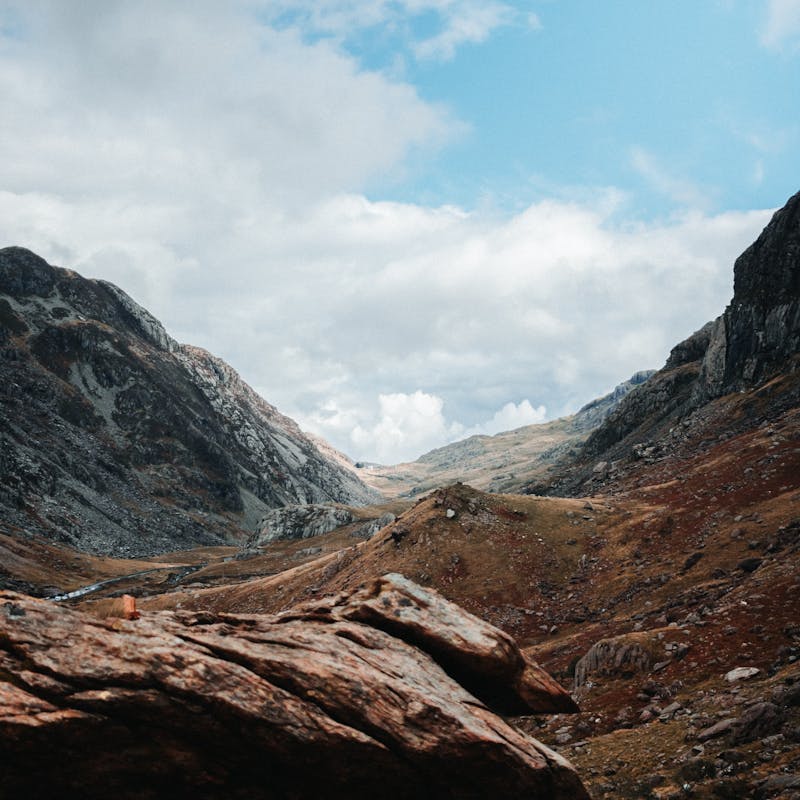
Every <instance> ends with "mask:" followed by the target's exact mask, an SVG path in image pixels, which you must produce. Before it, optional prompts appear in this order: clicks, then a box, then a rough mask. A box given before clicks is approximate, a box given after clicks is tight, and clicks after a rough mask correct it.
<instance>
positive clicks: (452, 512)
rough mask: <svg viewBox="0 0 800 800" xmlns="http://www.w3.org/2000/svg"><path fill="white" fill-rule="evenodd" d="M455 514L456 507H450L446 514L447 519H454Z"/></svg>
mask: <svg viewBox="0 0 800 800" xmlns="http://www.w3.org/2000/svg"><path fill="white" fill-rule="evenodd" d="M455 515H456V512H455V509H452V508H448V509H447V511H446V512H445V516H446V517H447V519H453V517H454V516H455Z"/></svg>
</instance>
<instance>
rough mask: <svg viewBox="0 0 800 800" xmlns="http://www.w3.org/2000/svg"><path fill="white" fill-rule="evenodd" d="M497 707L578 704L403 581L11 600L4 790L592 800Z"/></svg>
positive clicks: (1, 609) (1, 668) (1, 693)
mask: <svg viewBox="0 0 800 800" xmlns="http://www.w3.org/2000/svg"><path fill="white" fill-rule="evenodd" d="M498 706H499V707H500V708H501V710H505V709H508V708H511V707H513V708H514V709H515V710H520V709H525V710H526V711H528V712H529V713H530V712H540V711H548V710H555V709H558V710H567V709H569V708H574V705H573V704H572V701H571V700H570V699H569V696H568V695H567V694H566V692H565V691H564V690H563V689H561V687H559V686H558V685H557V684H555V683H554V682H553V681H552V679H551V678H549V676H547V675H546V674H545V673H544V672H543V671H542V670H541V669H539V668H538V667H537V666H536V665H535V664H534V663H533V662H531V661H530V660H528V659H527V658H526V657H525V656H524V655H523V654H522V653H521V651H520V650H519V648H518V647H517V646H516V645H515V644H514V642H513V640H511V639H510V638H509V637H508V636H507V635H506V634H504V633H502V632H501V631H498V630H496V629H494V628H492V627H491V626H489V625H488V624H486V623H484V622H481V621H480V620H478V619H477V618H475V617H472V616H471V615H470V614H467V613H466V612H464V611H462V610H461V609H459V608H458V607H457V606H455V605H453V604H452V603H449V602H448V601H446V600H444V599H442V598H441V597H439V596H438V595H437V594H436V593H435V592H433V591H431V590H424V589H421V588H420V587H418V586H416V585H414V584H412V583H411V582H410V581H407V580H405V579H404V578H402V577H401V576H396V575H390V576H385V577H384V578H382V579H380V580H378V581H376V582H374V583H373V584H371V585H370V586H367V587H365V588H363V589H361V590H359V591H357V592H355V593H353V594H350V595H340V596H338V597H336V598H332V599H328V600H325V601H321V602H319V603H313V604H307V605H304V606H302V607H299V608H297V609H294V610H292V611H291V612H287V613H284V614H282V615H277V616H249V617H235V616H231V615H219V616H218V615H213V614H208V613H194V614H190V613H180V612H177V613H173V612H162V613H159V614H153V615H150V616H147V615H145V617H143V618H142V619H140V620H138V621H130V622H127V621H122V620H114V621H109V620H106V621H100V620H97V619H94V618H92V617H89V616H87V615H84V614H81V613H78V612H75V611H72V610H70V609H68V608H65V607H62V606H58V605H56V604H53V603H51V602H48V601H42V600H34V599H31V598H28V597H25V596H23V595H18V594H13V593H0V762H2V763H3V764H4V768H3V770H2V771H0V796H3V797H5V796H9V797H10V796H20V797H21V796H30V797H33V796H48V795H52V796H59V797H72V796H78V795H80V796H81V797H110V796H116V797H122V798H139V797H160V796H167V795H169V796H188V795H190V794H191V795H193V796H197V797H203V798H216V797H219V798H223V797H224V798H237V797H243V798H244V797H247V798H284V797H285V798H305V797H312V796H313V797H345V796H347V797H366V796H368V795H372V794H374V795H375V796H380V797H381V798H388V799H389V800H391V799H392V798H412V797H415V798H418V797H441V798H478V797H481V798H483V797H515V798H516V797H528V798H554V799H557V798H585V797H588V795H587V794H586V792H585V790H584V788H583V786H582V785H581V782H580V780H579V779H578V777H577V776H576V774H575V772H574V771H573V769H572V767H571V766H570V765H569V764H568V763H567V762H566V761H565V760H564V759H563V758H561V757H560V756H559V755H558V754H556V753H554V752H553V751H551V750H549V749H548V748H547V747H545V746H544V745H542V744H540V743H539V742H537V741H536V740H534V739H532V738H530V737H528V736H526V735H525V734H523V733H521V732H519V731H518V730H516V729H515V728H513V727H511V726H510V725H509V724H508V723H507V722H505V721H504V720H503V719H502V718H501V717H499V716H498V715H497V714H496V713H495V712H494V710H493V708H498Z"/></svg>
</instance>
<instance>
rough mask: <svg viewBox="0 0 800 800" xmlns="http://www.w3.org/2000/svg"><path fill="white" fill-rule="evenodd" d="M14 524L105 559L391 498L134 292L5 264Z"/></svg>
mask: <svg viewBox="0 0 800 800" xmlns="http://www.w3.org/2000/svg"><path fill="white" fill-rule="evenodd" d="M0 405H1V406H2V415H0V512H2V513H1V514H0V519H2V520H3V522H4V530H6V532H12V533H13V532H15V531H17V530H24V531H27V532H31V533H41V534H44V535H46V536H48V537H49V538H51V539H55V540H57V541H61V542H65V543H68V544H71V545H73V546H76V547H79V548H81V549H85V550H89V551H92V552H96V553H105V554H114V555H123V556H133V555H144V554H152V553H156V552H165V551H169V550H176V549H181V548H186V547H190V546H193V545H198V544H214V543H216V544H219V543H222V542H229V541H232V540H236V539H238V540H239V541H241V538H242V536H243V534H242V533H241V531H242V529H249V530H253V529H254V527H255V525H256V523H257V522H258V520H259V519H261V517H262V516H263V515H264V513H265V512H267V511H268V510H269V509H271V508H275V507H279V506H284V505H287V504H305V503H321V502H337V503H345V504H348V505H363V504H366V503H369V502H373V501H374V500H375V499H376V497H377V495H376V494H375V493H374V492H372V491H371V490H369V489H368V488H367V487H366V486H364V484H362V483H361V482H360V481H359V479H358V478H357V477H356V476H355V475H354V474H353V472H352V471H351V470H349V469H345V468H344V467H343V466H342V465H341V464H339V463H338V462H337V461H335V460H333V459H331V458H329V457H327V456H325V455H323V454H322V453H321V452H320V451H319V450H318V449H317V447H316V446H315V445H314V444H313V442H311V441H310V440H309V439H308V438H307V437H306V436H305V435H304V434H303V433H302V432H301V431H300V429H299V428H298V427H297V425H296V424H295V423H294V422H293V421H292V420H290V419H289V418H287V417H285V416H283V415H282V414H280V413H279V412H278V411H277V410H276V409H275V408H274V407H273V406H271V405H269V404H268V403H266V402H265V401H264V400H263V399H262V398H260V397H259V396H258V395H257V394H256V393H255V392H254V391H253V390H252V389H251V388H250V387H249V386H247V384H246V383H244V381H242V380H241V378H240V377H239V376H238V375H237V374H236V372H235V371H234V370H233V369H232V368H231V367H230V366H229V365H227V364H226V363H225V362H224V361H222V360H220V359H218V358H215V357H214V356H212V355H211V354H210V353H207V352H206V351H204V350H201V349H199V348H195V347H190V346H185V345H179V344H178V343H177V342H176V341H175V340H174V339H172V338H171V337H170V336H169V334H168V333H167V332H166V331H165V330H164V328H163V326H162V325H161V324H160V323H159V322H158V321H157V320H156V319H155V318H154V317H153V316H152V315H151V314H149V313H148V312H147V311H146V310H145V309H143V308H141V307H140V306H139V305H138V304H136V303H135V302H134V301H133V300H132V299H131V298H130V297H128V296H127V295H126V294H125V293H124V292H123V291H122V290H121V289H118V288H117V287H115V286H113V285H111V284H109V283H106V282H104V281H90V280H86V279H84V278H82V277H81V276H79V275H77V274H76V273H74V272H71V271H69V270H64V269H60V268H57V267H52V266H50V265H49V264H47V263H46V262H45V261H44V260H43V259H41V258H39V257H38V256H36V255H34V254H33V253H31V252H29V251H27V250H24V249H22V248H16V247H11V248H5V249H3V250H0Z"/></svg>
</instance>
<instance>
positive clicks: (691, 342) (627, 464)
mask: <svg viewBox="0 0 800 800" xmlns="http://www.w3.org/2000/svg"><path fill="white" fill-rule="evenodd" d="M799 351H800V192H799V193H798V194H796V195H794V196H793V197H792V198H790V199H789V201H788V202H787V204H786V205H785V206H784V208H782V209H780V210H779V211H778V212H776V213H775V215H774V216H773V218H772V220H771V221H770V223H769V225H767V227H766V228H765V229H764V231H763V232H762V233H761V235H760V236H759V237H758V239H757V240H756V241H755V242H754V243H753V244H752V245H751V246H750V247H749V248H748V249H747V250H745V252H744V253H742V255H741V256H740V257H739V258H738V259H737V260H736V263H735V265H734V296H733V299H732V300H731V303H730V304H729V305H728V307H727V308H726V309H725V311H724V312H723V314H722V315H720V316H719V317H718V318H717V319H716V320H714V321H713V322H709V323H708V324H706V325H705V326H704V327H703V328H701V329H700V330H699V331H697V332H696V333H694V334H692V336H690V337H689V338H688V339H686V340H685V341H683V342H681V343H680V344H678V345H676V346H675V347H674V348H673V350H672V353H671V354H670V357H669V359H668V360H667V363H666V364H665V365H664V367H663V369H661V370H659V371H658V372H657V373H656V374H655V375H654V376H653V377H652V378H650V380H649V381H648V382H647V384H646V385H645V386H643V387H642V390H641V391H638V392H635V393H633V394H631V395H630V396H629V397H627V398H625V399H624V400H623V401H622V402H621V403H620V404H619V407H618V408H617V409H616V410H615V411H614V412H613V413H612V414H611V415H610V416H609V417H608V418H607V419H606V420H605V422H604V423H603V424H602V425H601V426H600V427H599V428H598V429H597V430H595V431H594V432H593V433H592V434H591V436H590V437H589V438H588V439H587V441H586V443H585V445H584V446H583V447H582V448H581V449H580V450H579V451H578V452H577V454H573V455H571V456H570V457H567V458H564V459H562V462H561V464H560V465H559V467H558V472H559V473H560V474H559V477H558V478H556V479H555V480H552V481H542V482H539V483H537V484H534V485H531V486H529V487H528V490H529V491H533V492H547V493H554V494H581V493H585V492H586V491H588V490H590V489H591V490H596V489H598V488H600V487H601V486H604V485H609V486H610V485H612V484H613V483H614V474H615V473H619V474H621V473H623V472H628V471H630V469H631V465H632V464H633V463H634V462H636V461H638V460H640V459H642V458H644V459H646V460H653V459H658V458H663V457H665V456H667V455H668V454H670V453H673V452H676V453H677V452H679V451H681V450H682V449H683V450H686V449H687V447H688V445H687V444H686V443H687V442H693V443H694V444H693V445H692V446H696V445H698V443H699V442H700V441H701V440H702V439H703V438H704V434H703V431H704V430H705V431H707V435H705V438H706V439H707V440H708V441H710V440H711V438H713V437H715V436H719V435H730V434H732V433H735V432H738V431H744V430H747V429H748V428H750V427H753V426H755V425H758V424H761V423H763V422H765V421H766V420H769V419H774V418H776V417H778V416H779V415H780V414H782V413H784V412H785V411H786V410H788V409H791V408H793V407H795V406H796V405H797V404H798V401H799V400H800V374H799V373H798V366H800V352H799ZM726 398H727V399H726Z"/></svg>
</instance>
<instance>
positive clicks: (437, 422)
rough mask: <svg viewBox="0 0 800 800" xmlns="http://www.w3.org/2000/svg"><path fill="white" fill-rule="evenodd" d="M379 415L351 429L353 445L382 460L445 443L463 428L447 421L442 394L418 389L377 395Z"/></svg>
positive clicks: (402, 457)
mask: <svg viewBox="0 0 800 800" xmlns="http://www.w3.org/2000/svg"><path fill="white" fill-rule="evenodd" d="M378 402H379V405H380V409H379V418H378V420H377V421H376V422H375V423H374V424H373V425H371V426H370V428H369V429H365V428H364V427H362V426H361V425H357V426H356V427H355V428H354V429H353V430H352V432H351V436H350V438H351V440H352V442H353V445H355V446H356V447H359V448H362V449H365V450H368V452H371V453H373V454H374V458H375V459H376V460H378V461H382V462H384V463H396V462H398V461H403V460H407V459H409V458H413V457H415V456H416V455H418V454H420V453H423V452H425V451H427V450H430V449H431V448H433V447H435V446H437V445H438V444H442V443H444V442H449V441H453V440H454V439H456V438H458V437H459V436H460V434H461V433H462V431H463V428H462V427H461V425H459V424H458V423H448V422H447V421H446V420H445V418H444V414H443V413H442V409H443V407H444V401H443V400H442V398H441V397H437V396H436V395H432V394H427V393H426V392H421V391H419V390H417V391H416V392H413V393H412V394H405V393H403V392H394V393H392V394H382V395H380V396H379V397H378Z"/></svg>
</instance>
